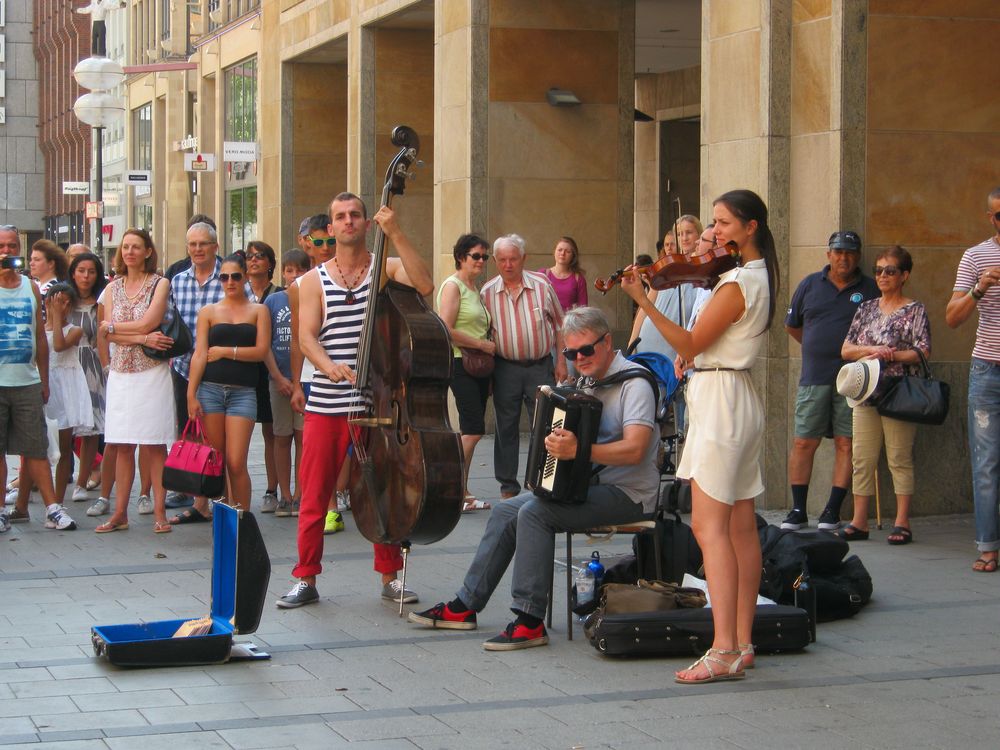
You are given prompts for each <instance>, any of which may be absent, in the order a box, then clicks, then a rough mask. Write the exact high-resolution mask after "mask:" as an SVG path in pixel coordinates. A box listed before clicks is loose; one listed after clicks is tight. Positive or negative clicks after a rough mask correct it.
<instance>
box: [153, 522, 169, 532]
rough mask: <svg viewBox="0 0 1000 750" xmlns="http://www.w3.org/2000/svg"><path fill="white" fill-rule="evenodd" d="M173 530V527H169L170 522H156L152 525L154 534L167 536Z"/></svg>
mask: <svg viewBox="0 0 1000 750" xmlns="http://www.w3.org/2000/svg"><path fill="white" fill-rule="evenodd" d="M173 530H174V527H173V526H171V525H170V521H157V522H156V523H154V524H153V533H154V534H169V533H170V532H171V531H173Z"/></svg>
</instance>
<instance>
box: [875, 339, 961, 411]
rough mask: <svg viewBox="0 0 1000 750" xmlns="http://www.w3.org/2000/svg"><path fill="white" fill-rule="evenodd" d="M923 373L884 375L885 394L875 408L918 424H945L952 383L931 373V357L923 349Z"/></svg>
mask: <svg viewBox="0 0 1000 750" xmlns="http://www.w3.org/2000/svg"><path fill="white" fill-rule="evenodd" d="M913 351H915V352H916V353H917V354H919V355H920V365H921V368H922V370H923V373H922V374H920V375H895V376H888V377H884V378H883V379H882V381H883V382H882V383H881V384H880V385H879V390H880V391H881V395H880V396H879V398H878V400H877V401H876V402H875V408H876V409H878V413H879V414H881V415H882V416H883V417H891V418H892V419H899V420H901V421H903V422H916V423H917V424H942V423H943V422H944V420H945V418H946V417H947V416H948V401H949V398H950V396H951V386H949V385H948V384H947V383H945V382H944V381H943V380H935V379H934V378H932V377H931V368H930V367H929V366H928V365H927V358H926V357H925V356H924V353H923V352H922V351H920V350H919V349H914V350H913Z"/></svg>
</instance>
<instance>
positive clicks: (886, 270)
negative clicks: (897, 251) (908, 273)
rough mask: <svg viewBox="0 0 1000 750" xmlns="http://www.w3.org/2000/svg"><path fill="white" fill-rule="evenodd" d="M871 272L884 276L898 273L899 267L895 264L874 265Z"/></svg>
mask: <svg viewBox="0 0 1000 750" xmlns="http://www.w3.org/2000/svg"><path fill="white" fill-rule="evenodd" d="M872 273H874V274H875V275H876V276H881V275H883V274H885V275H886V276H895V275H896V274H898V273H899V269H898V268H896V267H895V266H875V268H873V269H872Z"/></svg>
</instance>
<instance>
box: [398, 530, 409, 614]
mask: <svg viewBox="0 0 1000 750" xmlns="http://www.w3.org/2000/svg"><path fill="white" fill-rule="evenodd" d="M399 551H400V552H402V553H403V580H402V588H400V590H399V616H400V617H402V616H403V592H404V591H406V562H407V560H409V558H410V543H409V542H408V541H403V542H400V543H399Z"/></svg>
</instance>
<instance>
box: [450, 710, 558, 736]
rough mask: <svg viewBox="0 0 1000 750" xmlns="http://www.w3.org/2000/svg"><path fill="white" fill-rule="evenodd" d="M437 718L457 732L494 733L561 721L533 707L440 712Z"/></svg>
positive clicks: (556, 725) (555, 724)
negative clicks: (476, 730)
mask: <svg viewBox="0 0 1000 750" xmlns="http://www.w3.org/2000/svg"><path fill="white" fill-rule="evenodd" d="M436 716H437V718H438V719H440V720H441V721H442V722H444V723H445V724H447V725H448V726H449V727H452V728H453V729H457V730H458V731H459V732H468V731H470V730H472V729H478V731H480V732H484V733H490V734H495V733H499V732H504V731H514V730H518V729H527V728H531V727H541V728H544V727H561V726H564V725H563V723H562V722H560V721H557V720H556V719H553V718H552V717H551V716H549V715H548V714H546V713H543V712H542V711H541V710H538V709H535V708H506V707H504V708H498V709H496V710H493V711H468V712H465V711H463V712H458V713H451V712H449V713H440V714H437V715H436Z"/></svg>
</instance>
